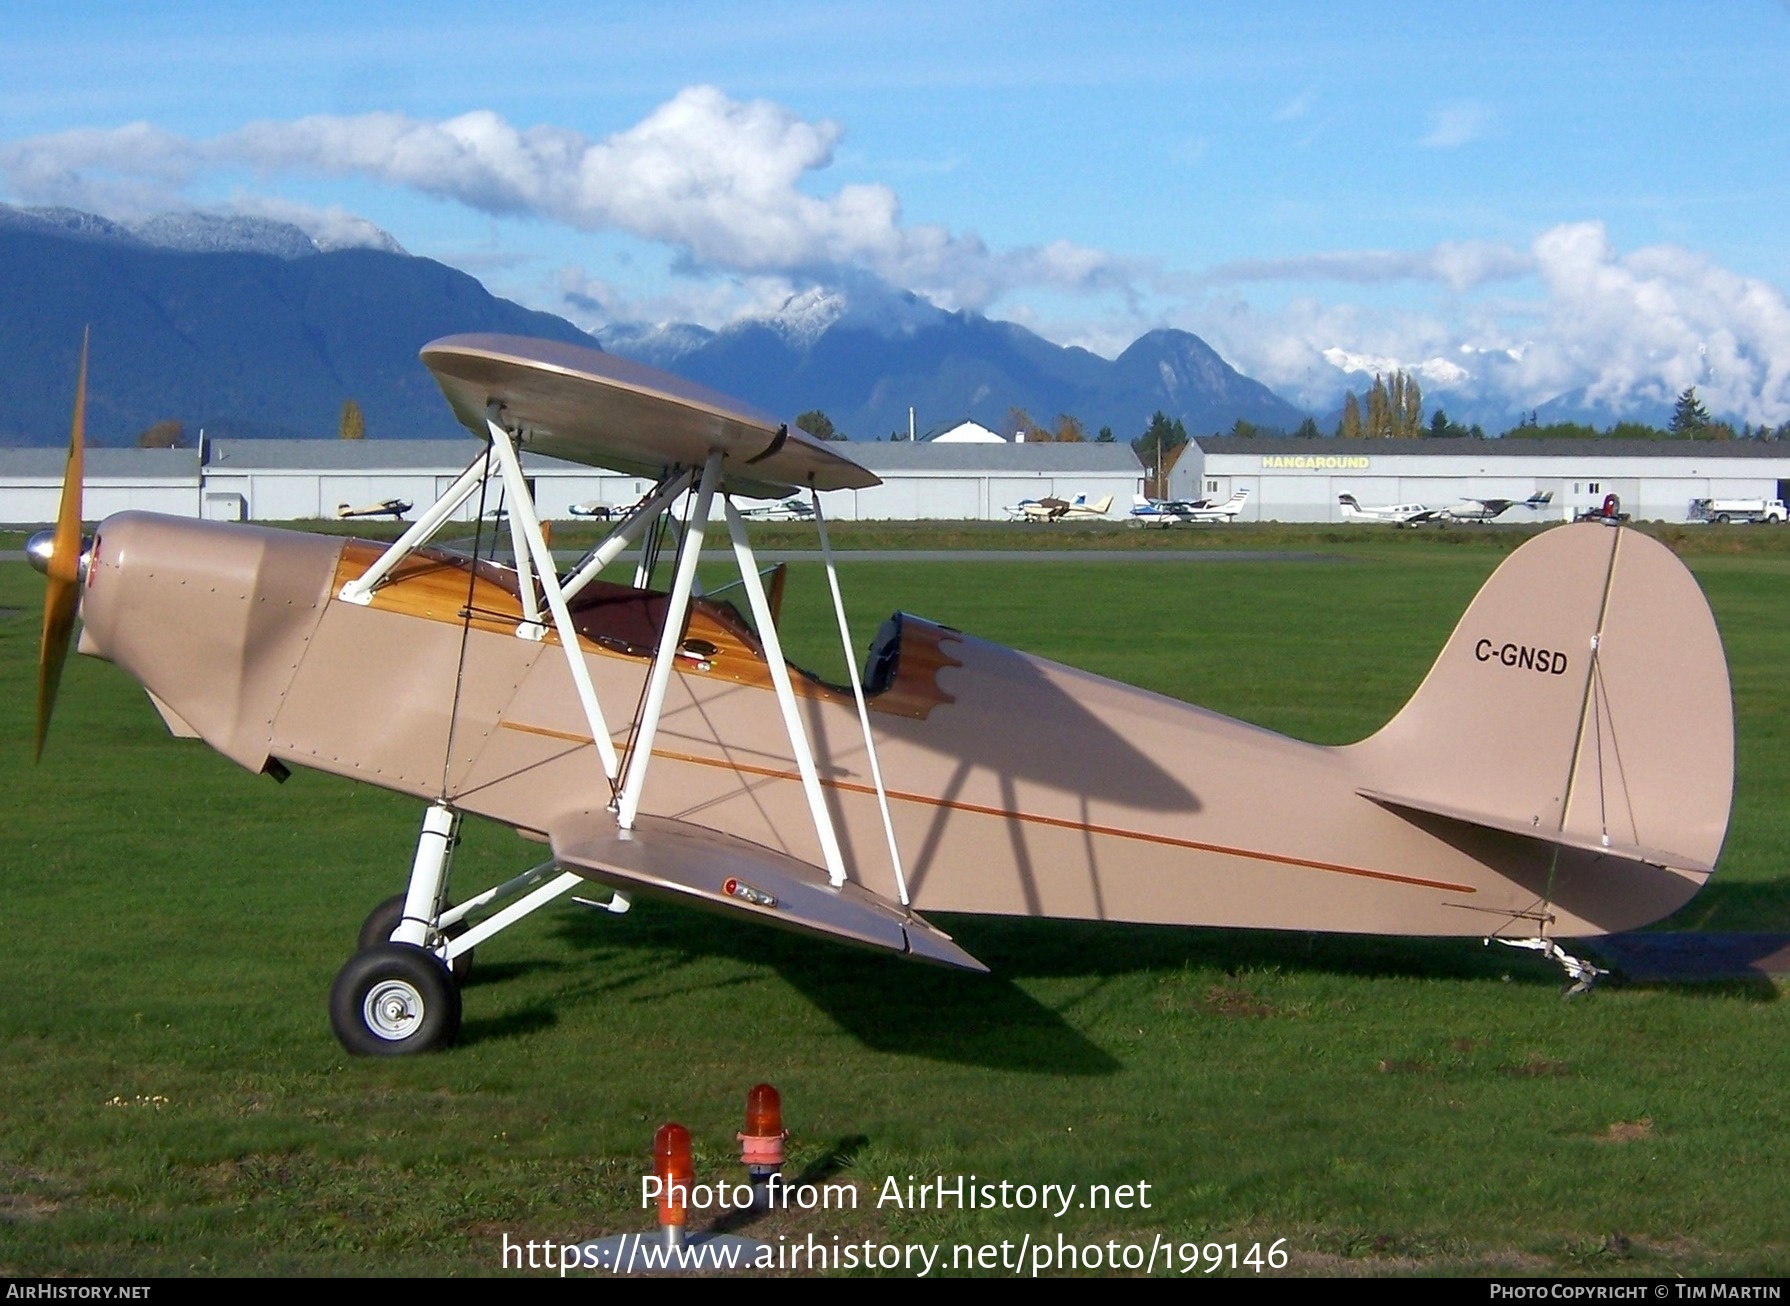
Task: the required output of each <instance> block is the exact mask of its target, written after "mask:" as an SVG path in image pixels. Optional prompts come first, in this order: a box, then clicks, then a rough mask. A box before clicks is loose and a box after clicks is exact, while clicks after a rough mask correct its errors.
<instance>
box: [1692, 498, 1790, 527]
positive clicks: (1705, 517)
mask: <svg viewBox="0 0 1790 1306" xmlns="http://www.w3.org/2000/svg"><path fill="white" fill-rule="evenodd" d="M1787 517H1790V511H1786V510H1785V508H1784V501H1783V500H1782V499H1692V500H1691V520H1692V521H1707V522H1719V523H1721V524H1722V525H1726V524H1727V523H1729V522H1731V521H1743V522H1777V523H1779V524H1780V525H1781V524H1782V523H1783V522H1784V520H1785V519H1786V518H1787Z"/></svg>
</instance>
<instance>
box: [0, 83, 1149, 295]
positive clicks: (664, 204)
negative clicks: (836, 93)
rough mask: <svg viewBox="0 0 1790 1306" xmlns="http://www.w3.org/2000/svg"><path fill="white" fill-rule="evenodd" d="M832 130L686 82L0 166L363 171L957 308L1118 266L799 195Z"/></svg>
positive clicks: (820, 162) (122, 147)
mask: <svg viewBox="0 0 1790 1306" xmlns="http://www.w3.org/2000/svg"><path fill="white" fill-rule="evenodd" d="M841 135H842V129H841V128H840V126H839V125H838V124H837V123H834V122H831V121H828V120H820V121H814V122H811V121H807V120H805V119H803V118H801V117H799V116H798V115H797V114H795V113H794V112H792V111H791V110H789V109H787V108H784V107H783V106H781V105H778V104H774V103H772V102H770V101H767V100H754V101H749V102H744V101H738V100H733V99H730V98H729V97H728V96H726V95H725V94H723V93H722V92H721V91H719V90H717V89H716V88H714V87H711V86H695V87H689V88H686V89H685V90H683V91H680V92H679V93H678V94H677V95H676V96H674V97H673V98H672V99H671V100H669V101H667V102H666V103H664V104H662V105H660V106H659V107H658V108H656V109H655V110H653V111H652V112H651V113H650V114H648V115H647V116H646V117H645V118H644V119H642V120H641V121H640V122H638V123H636V124H635V125H634V126H632V127H629V128H628V129H626V130H625V131H620V132H617V133H615V134H613V135H611V136H607V137H604V138H603V139H601V140H593V139H591V138H588V137H586V136H584V135H582V134H581V133H579V132H576V131H573V130H571V129H568V128H564V127H556V126H551V125H542V126H535V127H527V128H522V127H517V126H515V125H514V124H512V123H510V122H509V121H507V120H506V119H505V118H503V117H502V116H501V115H499V114H496V113H493V112H491V111H489V110H483V109H481V110H476V111H474V112H471V113H466V114H462V115H460V116H459V117H456V118H450V119H447V120H445V121H441V122H429V121H423V120H419V119H415V118H411V117H408V116H406V115H403V114H396V113H370V114H360V115H355V116H351V117H340V116H327V115H324V116H316V117H308V118H301V119H298V120H296V121H290V122H259V123H253V124H250V125H249V126H246V127H244V128H242V129H240V130H238V131H235V132H231V133H229V134H227V135H224V136H219V137H215V138H212V139H210V140H202V141H195V140H189V139H187V138H184V137H180V136H177V135H174V134H172V133H168V132H164V131H160V130H159V129H156V128H152V127H149V126H147V125H146V124H137V125H135V126H132V127H127V128H120V129H117V130H115V131H109V132H103V131H83V132H66V133H60V134H57V135H53V136H44V137H37V138H35V139H32V140H27V141H20V142H15V143H11V144H9V145H6V146H4V147H0V175H4V176H5V178H6V181H7V183H8V185H9V187H10V188H11V189H12V190H13V191H14V193H16V194H19V195H21V196H23V197H26V198H27V199H29V200H32V201H35V202H40V203H41V202H54V203H77V202H90V201H91V199H92V198H93V197H94V196H95V195H97V194H99V193H101V192H102V191H103V190H104V189H105V188H106V187H111V188H112V189H113V190H114V191H116V192H118V193H120V194H125V193H127V192H129V191H130V190H131V188H133V187H135V188H137V189H138V190H142V189H145V188H148V187H153V186H157V185H159V186H161V187H163V188H164V189H174V190H177V189H178V188H180V187H182V186H184V185H186V184H187V183H188V182H190V181H191V180H192V179H193V178H194V177H195V176H197V175H199V174H200V173H202V172H205V171H207V170H216V169H224V168H241V167H249V168H252V169H255V170H258V171H260V172H262V173H264V174H269V175H271V174H280V173H302V174H309V175H323V176H343V177H346V176H355V177H365V178H369V179H372V180H374V181H377V182H380V183H383V184H386V185H391V186H399V187H404V188H406V189H410V190H414V191H418V192H421V193H423V194H427V195H432V196H435V197H438V198H441V199H445V200H450V201H453V202H456V203H459V204H463V205H465V206H467V207H469V208H472V209H476V210H479V211H481V212H485V213H490V214H494V215H528V216H533V217H538V218H541V219H544V220H547V221H550V222H555V223H559V224H563V225H565V226H568V227H572V228H574V229H577V230H581V231H622V232H627V233H630V234H632V235H635V236H638V237H641V238H643V239H645V240H649V241H653V242H657V243H660V244H663V245H666V246H669V247H670V248H671V249H673V250H674V251H676V252H677V254H678V256H679V257H680V258H681V259H683V260H685V261H686V262H687V263H688V264H690V265H691V266H693V267H698V268H704V269H711V270H721V271H725V272H728V273H734V274H739V275H742V276H763V275H785V276H789V275H797V276H809V277H822V278H825V277H827V276H829V275H832V274H837V273H840V272H842V271H844V270H849V269H859V270H868V271H871V272H873V273H875V274H876V275H877V276H880V277H882V278H884V279H885V280H887V281H889V282H891V283H892V284H895V285H901V286H909V287H913V288H915V289H919V290H923V291H925V292H927V293H929V294H932V295H934V296H936V297H939V298H941V299H942V300H945V301H948V302H951V303H953V304H956V305H959V306H965V307H982V306H985V305H987V304H988V303H990V302H992V300H993V299H994V298H995V297H997V296H998V295H1000V294H1001V293H1003V292H1004V291H1005V290H1007V289H1008V288H1009V287H1011V286H1012V285H1014V284H1016V283H1018V282H1022V281H1028V280H1031V281H1038V282H1041V283H1042V284H1046V285H1049V286H1051V287H1053V288H1055V289H1058V290H1067V291H1077V292H1097V291H1101V290H1104V289H1107V288H1109V287H1110V286H1111V285H1112V284H1113V283H1114V281H1115V279H1116V278H1118V277H1120V276H1122V275H1123V274H1122V271H1121V269H1120V267H1119V264H1118V263H1117V261H1115V260H1114V259H1112V257H1111V256H1110V255H1107V254H1105V253H1103V252H1102V251H1099V250H1094V249H1089V248H1086V247H1082V246H1075V245H1070V244H1068V243H1066V242H1063V243H1059V244H1056V245H1051V246H1047V247H1044V248H1038V249H1020V250H1011V251H1001V252H995V251H991V250H990V249H989V248H988V247H987V246H986V245H985V244H984V243H983V242H982V241H981V239H980V238H978V237H977V236H976V235H975V233H973V232H963V233H955V232H952V231H949V230H947V229H946V228H944V227H940V226H935V225H927V224H908V223H906V222H904V221H903V218H902V213H901V204H900V200H899V198H898V197H897V196H896V194H895V192H894V191H893V190H892V189H890V188H889V187H887V186H883V185H875V184H861V183H855V184H848V185H844V186H841V187H839V188H838V189H837V190H836V191H834V192H833V193H832V194H830V195H826V196H816V195H813V194H810V193H808V191H807V190H805V189H804V185H805V184H806V183H809V182H810V181H811V180H812V179H813V178H815V177H816V176H817V175H819V174H822V173H824V172H825V170H826V169H827V168H828V167H830V166H831V164H832V162H833V152H834V149H835V147H836V146H837V144H838V142H839V140H840V137H841Z"/></svg>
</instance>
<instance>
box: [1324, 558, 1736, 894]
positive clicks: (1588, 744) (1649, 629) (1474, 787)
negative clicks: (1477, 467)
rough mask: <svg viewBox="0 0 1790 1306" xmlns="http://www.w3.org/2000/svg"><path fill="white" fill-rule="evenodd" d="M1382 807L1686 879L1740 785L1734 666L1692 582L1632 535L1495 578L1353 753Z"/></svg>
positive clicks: (1711, 851) (1718, 837)
mask: <svg viewBox="0 0 1790 1306" xmlns="http://www.w3.org/2000/svg"><path fill="white" fill-rule="evenodd" d="M1351 751H1353V752H1354V753H1355V754H1356V756H1357V757H1358V758H1359V760H1360V761H1361V763H1362V764H1363V769H1362V772H1361V774H1362V776H1363V778H1364V781H1365V783H1364V784H1363V786H1362V789H1361V792H1362V793H1363V794H1364V795H1365V796H1367V797H1369V798H1372V799H1374V800H1375V801H1377V802H1381V803H1383V804H1385V805H1388V806H1392V807H1402V808H1409V809H1413V810H1416V811H1420V812H1430V813H1434V814H1436V815H1440V816H1445V817H1450V818H1453V819H1456V820H1462V821H1466V822H1469V823H1472V824H1478V825H1484V826H1488V827H1490V828H1493V829H1500V830H1507V831H1511V832H1515V833H1520V834H1524V835H1529V836H1532V837H1535V838H1540V839H1545V840H1548V841H1549V842H1552V843H1556V844H1560V845H1563V846H1566V847H1573V848H1584V849H1590V850H1593V851H1604V852H1608V853H1610V854H1611V855H1613V856H1618V857H1626V858H1629V859H1631V860H1635V861H1643V862H1651V863H1654V864H1656V865H1661V866H1668V867H1672V868H1674V869H1679V870H1686V871H1692V872H1707V871H1708V870H1710V869H1711V868H1712V867H1713V866H1714V864H1715V859H1716V855H1717V854H1718V853H1719V852H1720V851H1721V846H1722V839H1723V837H1724V836H1725V835H1726V833H1727V828H1728V811H1729V806H1730V803H1731V801H1732V798H1733V792H1734V714H1733V700H1732V697H1731V694H1730V691H1729V685H1728V665H1727V661H1726V659H1725V658H1724V656H1723V654H1722V644H1721V637H1720V636H1719V635H1718V634H1717V632H1716V627H1715V619H1714V617H1713V616H1712V615H1711V614H1710V611H1709V604H1708V603H1707V602H1706V601H1705V600H1704V598H1703V594H1702V591H1701V590H1700V589H1698V587H1697V582H1696V581H1695V580H1694V579H1692V577H1691V575H1690V573H1689V572H1688V571H1686V570H1685V568H1684V566H1683V564H1682V563H1680V562H1679V561H1678V559H1677V558H1675V557H1674V556H1673V555H1672V553H1671V551H1670V550H1668V549H1667V548H1665V546H1663V545H1661V544H1659V543H1657V542H1656V541H1654V540H1652V539H1650V538H1648V537H1647V536H1645V535H1642V534H1639V533H1638V532H1635V531H1628V530H1611V529H1609V528H1608V527H1604V526H1597V525H1583V526H1562V527H1559V528H1558V529H1555V530H1551V531H1547V532H1546V533H1544V534H1542V535H1539V536H1537V537H1536V538H1535V539H1533V540H1531V541H1530V542H1529V543H1527V544H1525V545H1524V546H1523V547H1522V548H1520V549H1518V550H1517V551H1516V552H1515V553H1514V554H1512V555H1511V557H1510V558H1509V559H1508V560H1506V562H1505V563H1504V565H1503V566H1501V567H1499V568H1498V570H1497V572H1496V573H1494V574H1493V576H1492V578H1491V579H1490V580H1488V581H1487V582H1486V583H1485V586H1484V587H1483V588H1482V589H1481V590H1480V591H1479V594H1478V596H1477V597H1475V598H1474V600H1473V603H1472V605H1471V606H1470V607H1468V609H1467V612H1466V615H1465V616H1463V617H1462V618H1461V621H1460V624H1459V625H1458V626H1456V627H1455V630H1454V634H1453V635H1452V636H1450V637H1449V640H1448V644H1447V646H1446V647H1445V648H1444V649H1443V650H1442V654H1441V656H1440V657H1439V658H1437V659H1436V663H1435V665H1434V666H1433V667H1432V668H1431V669H1430V673H1429V675H1428V676H1427V677H1426V678H1425V679H1424V682H1423V684H1422V685H1420V686H1419V687H1418V689H1417V692H1416V694H1414V695H1413V696H1412V698H1411V701H1410V702H1409V703H1407V704H1406V705H1405V707H1404V708H1403V710H1402V711H1400V712H1399V714H1398V715H1397V716H1395V717H1394V718H1393V719H1392V721H1391V722H1390V723H1389V724H1388V725H1387V726H1386V727H1385V728H1384V729H1383V730H1381V731H1380V732H1379V733H1378V734H1376V735H1374V736H1373V737H1372V738H1371V739H1367V740H1364V741H1362V742H1361V743H1360V744H1357V745H1355V747H1354V749H1353V750H1351Z"/></svg>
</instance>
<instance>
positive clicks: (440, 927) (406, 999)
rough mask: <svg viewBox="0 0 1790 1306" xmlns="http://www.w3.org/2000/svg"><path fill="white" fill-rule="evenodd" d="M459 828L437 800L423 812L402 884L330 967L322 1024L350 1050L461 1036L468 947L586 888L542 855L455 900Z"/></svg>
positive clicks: (611, 903) (371, 1053) (430, 1048)
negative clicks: (342, 961) (341, 960)
mask: <svg viewBox="0 0 1790 1306" xmlns="http://www.w3.org/2000/svg"><path fill="white" fill-rule="evenodd" d="M459 830H460V814H459V813H458V812H456V811H455V810H454V809H453V808H451V807H449V806H448V805H447V804H445V803H436V804H434V805H433V806H432V807H430V808H429V809H428V811H427V812H426V813H425V814H424V815H423V829H422V833H421V834H420V835H419V836H418V838H417V842H416V861H415V862H414V863H413V864H412V866H411V868H410V887H409V888H407V889H406V890H405V891H404V892H403V893H401V894H398V895H396V896H394V897H391V898H387V899H386V900H385V901H384V902H382V903H380V904H379V905H378V906H377V907H375V908H373V910H372V911H370V912H368V913H367V919H366V921H365V922H364V923H363V924H362V925H361V927H360V944H359V951H357V952H356V953H355V954H354V956H352V957H350V958H349V959H348V964H347V965H345V966H343V967H342V969H341V970H340V971H339V972H337V974H336V982H335V985H334V986H333V987H332V988H331V989H330V994H329V1022H330V1024H331V1025H333V1026H334V1027H335V1031H336V1037H337V1038H338V1039H340V1040H341V1042H342V1046H343V1047H345V1048H347V1049H348V1051H350V1052H352V1053H354V1055H356V1056H362V1057H401V1056H408V1055H410V1054H411V1053H414V1052H434V1051H436V1050H437V1049H439V1048H445V1047H448V1046H450V1045H452V1043H453V1042H454V1040H455V1039H456V1038H457V1037H458V1036H459V1033H460V986H461V985H462V984H464V983H465V982H466V977H467V975H468V973H470V972H471V970H472V952H473V948H474V947H475V946H476V945H477V944H480V943H483V942H484V941H485V940H487V939H489V938H491V937H492V936H493V935H495V934H497V933H498V932H499V931H501V930H505V929H508V928H509V927H510V926H511V925H514V924H515V923H516V922H517V921H519V920H521V919H522V918H523V917H525V916H528V915H530V914H531V913H533V912H535V911H537V910H538V909H540V908H542V907H545V906H546V905H547V904H548V903H550V902H552V901H554V900H555V899H557V898H559V897H561V896H562V895H564V894H566V893H568V892H569V891H571V890H572V889H574V888H576V887H577V886H579V885H585V886H586V887H587V888H588V887H589V883H588V881H586V880H585V879H584V878H583V877H581V876H578V875H575V874H573V873H572V872H570V871H565V872H560V870H559V867H558V866H557V865H556V864H555V863H553V862H543V863H542V864H541V865H539V866H535V867H531V868H530V869H528V870H526V871H524V872H522V874H520V875H518V876H515V877H514V878H513V879H509V880H506V881H504V883H502V884H499V885H497V886H496V887H494V888H490V889H486V890H485V891H484V892H483V893H478V894H474V895H473V896H472V897H470V898H468V899H467V900H466V901H465V902H463V903H461V904H460V905H459V906H457V907H456V906H454V905H453V904H452V903H450V902H449V901H448V896H447V890H448V870H449V867H450V865H451V864H452V861H453V853H454V845H455V844H456V843H458V842H459ZM556 872H558V873H557V874H556ZM573 901H575V902H583V901H584V899H574V900H573ZM500 903H501V904H504V905H503V906H501V907H499V906H498V904H500ZM587 905H589V906H594V907H601V908H602V909H603V910H605V911H608V912H611V913H615V914H617V915H619V914H621V913H622V912H625V911H627V910H628V897H627V895H626V894H624V893H620V892H614V893H611V894H610V895H609V897H608V900H607V901H604V902H591V903H588V904H587ZM487 908H489V909H492V910H491V913H490V914H489V915H487V916H485V917H484V919H482V920H480V921H479V922H478V923H477V924H476V925H474V924H470V923H469V921H468V919H467V918H468V917H469V916H470V915H471V914H472V913H474V912H482V911H484V910H485V909H487Z"/></svg>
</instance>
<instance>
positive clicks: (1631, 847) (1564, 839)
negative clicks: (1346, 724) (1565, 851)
mask: <svg viewBox="0 0 1790 1306" xmlns="http://www.w3.org/2000/svg"><path fill="white" fill-rule="evenodd" d="M1355 792H1356V793H1358V794H1360V795H1361V796H1362V797H1363V798H1366V799H1370V800H1371V801H1373V802H1376V803H1378V804H1379V805H1380V806H1382V807H1386V808H1390V809H1392V810H1393V811H1399V812H1401V813H1402V812H1423V813H1425V814H1426V815H1429V816H1440V817H1444V818H1446V819H1448V820H1450V821H1459V822H1461V823H1462V824H1463V825H1477V826H1480V827H1481V828H1483V829H1487V830H1502V831H1503V832H1504V833H1506V834H1518V835H1521V836H1523V838H1525V839H1540V840H1541V841H1542V842H1543V843H1550V844H1556V845H1558V846H1559V847H1562V848H1577V849H1580V850H1582V851H1584V852H1592V853H1603V854H1604V855H1606V856H1609V857H1620V858H1622V859H1624V860H1626V861H1631V862H1646V863H1648V864H1649V865H1651V866H1663V867H1665V868H1666V869H1668V870H1674V871H1693V872H1695V873H1696V874H1698V875H1708V874H1710V873H1711V872H1712V871H1714V870H1715V867H1713V866H1710V865H1709V864H1708V863H1706V862H1704V861H1701V860H1700V859H1698V858H1695V857H1689V856H1686V855H1684V854H1682V853H1673V852H1666V851H1665V850H1664V849H1661V848H1643V847H1641V846H1640V845H1639V844H1633V843H1623V842H1620V841H1618V840H1615V839H1609V838H1604V837H1600V836H1597V835H1590V834H1576V833H1574V832H1572V831H1569V830H1550V829H1544V828H1542V827H1541V826H1539V825H1533V824H1528V823H1525V822H1523V821H1515V820H1511V819H1510V818H1508V817H1502V816H1489V815H1487V814H1486V813H1484V812H1469V811H1466V810H1465V809H1463V808H1458V807H1448V806H1445V805H1443V804H1441V803H1435V802H1430V801H1428V800H1427V799H1415V798H1402V797H1400V796H1399V795H1397V794H1386V793H1380V792H1379V791H1377V790H1374V789H1357V790H1356V791H1355Z"/></svg>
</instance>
